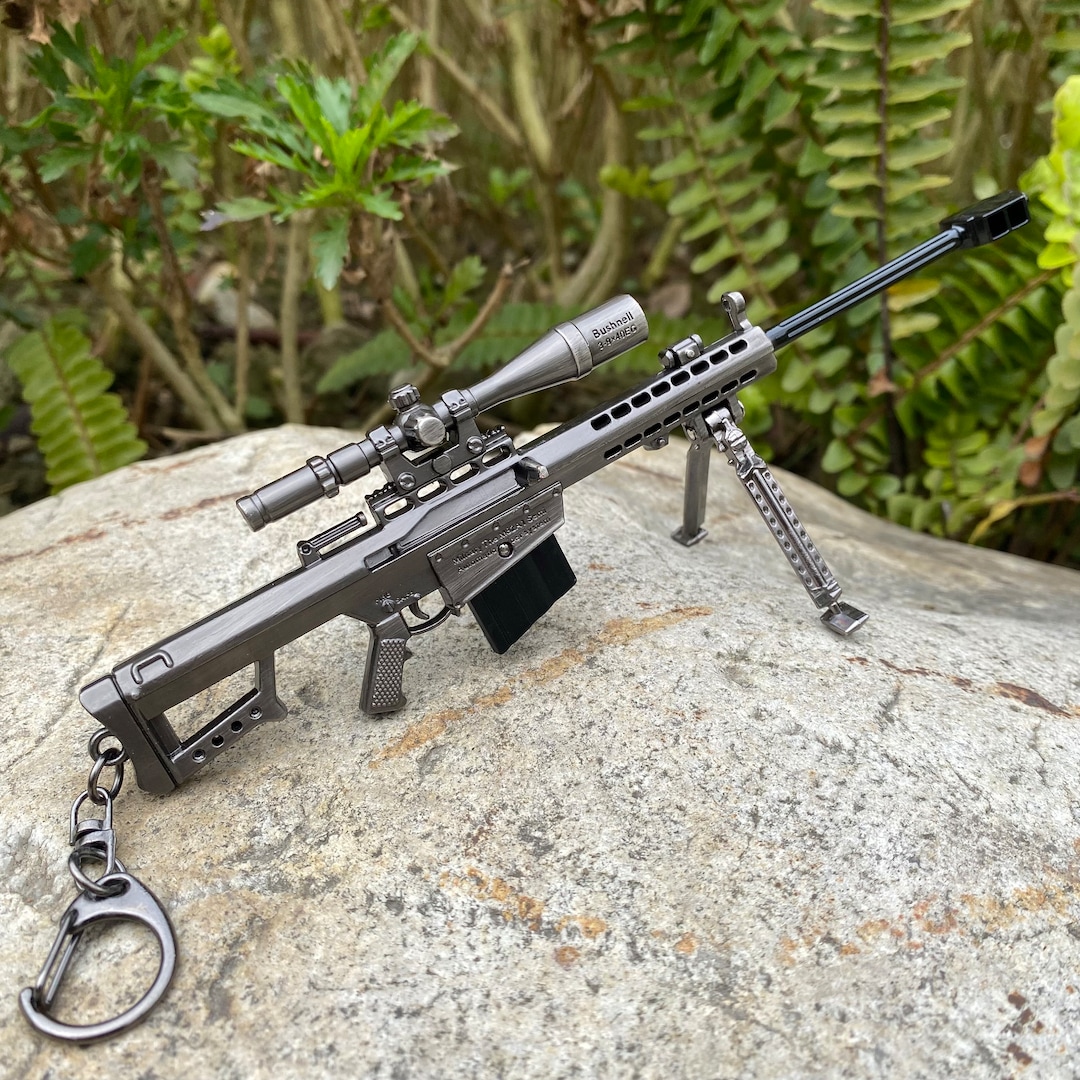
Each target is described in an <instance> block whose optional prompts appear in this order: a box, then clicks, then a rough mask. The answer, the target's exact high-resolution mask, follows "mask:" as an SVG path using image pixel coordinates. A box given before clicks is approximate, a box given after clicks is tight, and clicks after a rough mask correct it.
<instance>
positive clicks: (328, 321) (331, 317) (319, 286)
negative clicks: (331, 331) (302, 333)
mask: <svg viewBox="0 0 1080 1080" xmlns="http://www.w3.org/2000/svg"><path fill="white" fill-rule="evenodd" d="M315 295H316V296H317V297H318V298H319V312H320V314H321V315H322V324H323V326H340V325H341V324H342V323H343V322H344V321H345V310H344V308H342V306H341V283H340V282H337V283H336V284H335V285H334V287H333V288H332V289H327V288H326V287H325V286H324V285H323V283H322V282H321V281H316V282H315Z"/></svg>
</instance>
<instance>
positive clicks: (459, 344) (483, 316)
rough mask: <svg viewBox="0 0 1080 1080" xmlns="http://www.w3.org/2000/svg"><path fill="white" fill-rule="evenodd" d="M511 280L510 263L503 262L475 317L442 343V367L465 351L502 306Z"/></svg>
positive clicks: (447, 365) (512, 271)
mask: <svg viewBox="0 0 1080 1080" xmlns="http://www.w3.org/2000/svg"><path fill="white" fill-rule="evenodd" d="M513 280H514V268H513V266H511V265H510V263H504V264H503V268H502V270H500V271H499V276H498V278H497V279H496V280H495V285H494V287H493V288H492V290H491V292H490V293H488V297H487V299H486V300H485V301H484V303H483V305H482V306H481V308H480V310H479V311H478V312H477V313H476V317H475V318H474V319H473V321H472V322H471V323H469V325H468V326H467V327H466V328H465V329H464V330H463V331H462V332H461V333H460V334H459V335H458V336H457V337H456V338H454V340H453V341H451V342H450V344H449V345H444V346H443V348H442V349H441V350H440V352H442V353H444V354H445V356H446V361H445V363H444V364H443V367H449V366H450V365H451V364H452V363H453V362H454V361H455V360H456V359H457V358H458V356H460V355H461V353H463V352H464V351H465V348H466V346H467V345H469V343H470V342H472V341H473V339H474V338H475V337H476V336H477V335H478V334H479V333H480V331H481V330H483V328H484V326H485V325H486V323H487V321H488V319H490V318H491V316H492V315H494V314H495V312H496V311H498V310H499V308H500V307H501V306H502V302H503V300H505V299H506V293H507V290H508V289H509V288H510V285H511V283H512V282H513Z"/></svg>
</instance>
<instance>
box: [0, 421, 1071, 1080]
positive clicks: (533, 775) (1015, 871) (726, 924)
mask: <svg viewBox="0 0 1080 1080" xmlns="http://www.w3.org/2000/svg"><path fill="white" fill-rule="evenodd" d="M348 438H349V436H347V435H346V434H345V433H344V432H339V431H328V430H312V429H300V428H293V429H289V428H286V429H282V430H279V431H275V432H270V433H261V434H255V435H249V436H245V437H243V438H239V439H235V440H232V441H230V442H227V443H224V444H221V445H218V446H214V447H208V448H204V449H201V450H196V451H193V452H191V453H189V454H186V455H183V456H181V457H178V458H171V459H166V460H161V461H155V462H147V463H141V464H138V465H134V466H131V467H129V468H127V469H124V470H122V471H121V472H119V473H117V474H114V475H112V476H109V477H106V478H104V479H102V480H99V481H95V482H92V483H89V484H84V485H80V486H78V487H76V488H73V489H71V490H69V491H67V492H65V493H64V494H63V495H61V496H60V497H57V498H53V499H50V500H48V501H46V502H43V503H40V504H37V505H35V506H32V507H29V508H28V509H25V510H23V511H21V512H19V513H16V514H14V515H12V516H10V517H6V518H3V519H2V520H0V540H2V542H0V597H2V598H3V605H4V618H3V622H2V625H0V707H2V709H3V722H4V730H5V735H6V738H5V740H4V743H3V748H2V750H0V770H2V775H3V778H4V783H3V784H0V821H2V825H0V837H2V840H0V883H2V885H0V890H2V891H0V925H2V927H3V930H2V931H0V970H2V971H3V972H4V973H5V975H6V978H5V979H4V993H3V995H2V996H0V1041H2V1045H3V1047H4V1053H3V1055H2V1058H0V1073H2V1074H3V1075H5V1076H9V1077H20V1078H22V1077H40V1078H44V1077H50V1078H58V1077H76V1076H80V1077H81V1076H86V1075H88V1070H90V1071H92V1072H93V1074H94V1075H101V1076H133V1077H135V1076H137V1077H147V1078H150V1077H171V1076H180V1075H189V1076H200V1077H204V1076H205V1077H222V1078H233V1077H236V1078H244V1080H252V1078H256V1077H270V1076H275V1077H277V1076H292V1077H322V1076H335V1077H337V1076H365V1077H366V1076H371V1077H386V1078H390V1077H406V1076H408V1077H426V1076H436V1075H438V1076H443V1077H476V1076H505V1077H518V1076H521V1077H532V1076H536V1077H569V1076H575V1075H581V1076H590V1077H631V1076H633V1077H643V1078H649V1077H664V1078H671V1077H714V1076H716V1077H735V1076H740V1077H776V1076H808V1075H815V1076H857V1077H864V1076H878V1075H880V1076H889V1077H941V1076H965V1077H1001V1076H1009V1075H1018V1074H1020V1073H1021V1072H1022V1071H1023V1070H1024V1068H1025V1066H1027V1067H1029V1068H1030V1074H1029V1075H1038V1076H1040V1077H1067V1076H1075V1074H1076V1073H1075V1070H1076V1062H1077V1061H1078V1060H1080V992H1078V989H1080V897H1078V889H1077V885H1078V881H1080V779H1078V777H1080V737H1078V725H1080V659H1078V658H1080V626H1078V621H1080V620H1078V618H1077V616H1078V613H1080V575H1076V574H1073V573H1070V572H1068V571H1064V570H1060V569H1054V568H1051V567H1047V566H1042V565H1038V564H1035V563H1031V562H1026V561H1021V560H1017V559H1012V558H1009V557H1005V556H1001V555H998V554H995V553H991V552H985V551H977V550H972V549H969V548H966V547H962V546H959V545H954V544H948V543H942V542H938V541H934V540H931V539H928V538H925V537H918V536H914V535H912V534H909V533H907V532H905V531H903V530H900V529H898V528H895V527H892V526H890V525H888V524H885V523H881V522H877V521H874V520H872V519H871V518H869V517H867V516H865V515H863V514H861V513H859V512H858V511H855V510H853V509H851V508H849V507H847V506H845V505H843V504H842V503H840V502H839V501H838V500H836V499H834V498H832V497H830V496H828V495H826V494H824V493H822V492H820V491H818V490H817V489H815V488H813V487H812V486H810V485H808V484H806V483H804V482H801V481H798V480H797V479H793V478H787V477H785V478H784V482H785V486H786V487H787V491H788V495H789V497H790V498H791V501H792V502H793V503H794V505H795V506H796V507H797V508H798V510H799V512H800V514H801V516H802V517H803V519H804V521H805V522H806V524H807V525H808V527H809V529H810V531H811V534H812V535H813V537H814V539H815V540H816V541H817V543H818V545H819V547H820V548H821V549H822V551H823V553H824V554H825V556H826V558H827V559H828V560H829V562H830V564H831V565H832V566H833V569H834V570H835V571H836V572H837V575H838V577H839V578H840V579H841V581H842V582H843V584H844V586H845V595H846V596H847V597H848V598H849V599H850V600H851V601H852V602H853V603H856V604H858V605H859V606H861V607H864V608H865V609H866V610H868V611H870V612H871V613H872V620H871V622H870V623H869V624H868V625H867V626H866V627H865V628H864V629H863V630H862V631H860V632H859V634H858V635H857V636H856V637H855V638H852V639H849V640H843V639H839V638H836V637H834V636H832V635H830V634H829V633H827V632H826V631H825V630H824V629H823V628H822V627H820V626H819V625H818V624H817V620H816V615H815V613H814V611H813V609H812V607H811V605H810V604H809V602H808V601H807V599H806V597H805V595H804V593H803V591H802V589H801V587H800V586H799V585H798V583H797V582H796V580H795V578H794V577H793V575H792V574H791V573H790V571H789V570H787V569H786V568H785V565H784V561H783V559H782V558H781V556H780V554H779V552H778V550H777V549H776V548H775V546H774V545H773V544H772V542H771V541H770V540H769V539H768V535H767V533H766V532H765V531H764V529H763V527H762V525H761V523H760V521H759V519H758V517H757V515H756V513H755V511H754V510H753V508H752V506H751V505H750V503H749V500H748V499H747V498H746V497H745V495H744V494H743V493H742V491H741V489H740V488H739V487H738V485H737V483H736V482H735V480H734V478H733V476H732V475H731V470H730V469H729V468H728V467H727V466H726V465H724V464H723V462H722V461H721V460H720V459H719V457H717V458H715V459H714V462H713V468H712V490H711V494H710V499H709V515H708V520H707V525H708V527H709V529H710V536H709V539H708V540H707V541H706V542H705V543H703V544H701V545H699V546H697V547H695V548H691V549H684V548H681V547H678V546H676V545H674V544H673V543H671V541H670V540H669V539H668V533H669V531H670V530H671V528H673V527H674V525H675V524H677V523H678V520H679V516H680V508H681V483H680V478H681V472H682V458H681V454H680V452H679V450H678V449H677V448H676V447H674V446H673V447H669V448H668V449H667V450H664V451H660V452H658V453H653V454H645V453H637V454H634V455H631V456H630V457H629V458H628V459H627V460H625V461H621V462H619V463H617V464H615V465H614V466H612V467H609V468H607V469H605V470H604V471H603V472H602V474H600V475H598V476H595V477H593V478H591V479H589V480H587V481H585V482H583V483H581V484H580V485H578V486H576V487H574V488H572V489H571V490H570V491H569V492H567V495H566V500H565V501H566V511H567V524H566V526H565V527H564V528H563V529H562V530H561V531H560V533H559V537H560V541H561V543H562V545H563V547H564V550H565V551H566V554H567V556H568V558H569V560H570V562H571V564H572V565H573V566H574V567H575V568H576V570H577V573H578V577H579V584H578V586H577V588H576V589H574V590H573V591H572V592H571V593H570V594H569V595H568V596H567V597H565V598H564V599H563V600H561V601H560V602H559V603H558V604H557V605H556V606H555V607H554V608H553V609H552V611H551V612H550V613H549V614H548V615H547V616H546V617H545V618H544V619H542V620H541V621H540V623H539V624H537V626H535V627H534V628H533V630H532V631H531V632H530V633H529V634H528V635H527V636H526V637H525V638H524V639H523V640H522V641H521V642H520V643H519V644H518V645H516V646H515V647H514V648H513V649H512V650H511V651H510V652H509V653H507V654H506V655H505V656H502V657H497V656H494V655H493V654H491V653H490V652H489V651H488V649H487V646H486V645H485V643H484V640H483V637H482V635H481V634H480V632H479V630H478V629H477V627H475V626H474V625H473V624H472V622H471V619H469V618H468V617H465V618H462V619H451V620H450V621H449V623H448V624H446V625H444V626H443V627H440V628H439V630H437V631H436V632H434V633H432V634H429V635H426V636H424V637H422V638H420V639H418V640H417V642H416V643H415V650H414V651H415V653H416V658H415V659H414V660H412V661H411V662H410V663H409V664H407V665H406V668H405V681H406V692H407V694H408V695H409V704H408V706H407V707H406V708H405V710H403V711H401V712H399V713H396V714H394V715H392V716H389V717H386V718H383V719H380V720H370V719H366V718H362V717H360V716H359V715H358V713H357V711H356V700H357V695H358V692H359V686H360V679H361V675H362V670H363V650H364V648H365V647H366V641H367V634H366V632H365V631H364V628H363V627H362V626H360V625H358V624H354V623H348V624H347V623H346V621H345V620H336V621H335V622H333V623H331V624H329V625H327V626H326V627H324V628H322V629H321V630H319V631H317V632H315V633H313V634H311V635H309V636H308V637H306V638H304V639H303V640H301V641H298V642H296V643H295V644H294V645H292V646H290V647H288V648H286V649H284V650H283V651H282V652H281V653H280V654H279V658H278V660H279V662H278V687H279V692H280V693H281V695H282V697H283V698H284V700H285V701H286V703H287V704H288V705H289V706H290V711H291V715H290V716H289V718H288V719H287V720H285V721H284V722H282V723H278V724H268V725H266V726H265V727H262V728H260V729H259V730H258V731H255V732H252V733H251V734H250V736H248V737H246V738H245V739H243V740H241V741H240V742H239V744H238V745H237V746H235V747H233V748H232V749H231V750H229V751H228V752H226V753H225V754H223V755H222V756H221V757H220V758H218V759H217V760H216V761H215V762H214V763H212V764H211V765H210V766H208V767H207V768H206V769H204V770H203V771H202V772H201V773H200V774H199V775H198V776H197V777H196V778H195V779H194V780H192V781H191V782H189V783H188V784H186V785H184V786H183V787H181V788H180V789H178V790H177V791H176V792H174V793H173V794H171V795H168V796H161V797H156V796H148V795H146V794H144V793H142V792H140V791H139V790H138V789H137V788H136V786H135V783H134V778H133V777H132V776H129V779H128V783H127V785H126V786H125V790H124V792H123V794H122V795H121V797H120V798H119V799H118V800H117V807H116V828H117V832H118V837H119V850H120V857H121V859H123V860H124V861H125V862H126V863H127V865H128V868H129V869H130V870H131V871H132V872H133V873H134V874H136V875H137V876H138V877H139V878H140V879H141V880H143V881H144V882H146V883H147V884H148V885H149V886H150V887H151V888H152V889H153V890H154V891H155V892H156V893H157V894H158V895H159V896H160V897H161V898H162V900H163V901H164V902H165V904H166V906H167V907H168V909H169V911H170V913H171V915H172V918H173V921H174V924H175V926H176V929H177V935H178V938H179V946H180V953H181V961H180V967H179V969H178V972H177V976H176V979H175V981H174V983H173V986H172V989H171V990H170V992H169V994H168V995H167V997H166V998H165V1000H164V1001H163V1002H162V1004H161V1005H160V1006H159V1007H158V1009H157V1010H156V1012H155V1013H153V1015H152V1016H151V1018H150V1019H149V1020H148V1021H147V1022H146V1023H145V1024H144V1025H142V1026H141V1027H139V1028H137V1029H136V1030H134V1031H132V1032H131V1033H129V1034H127V1035H126V1036H124V1037H122V1038H120V1039H118V1040H115V1041H113V1042H112V1043H109V1044H103V1045H99V1046H96V1047H94V1048H92V1049H89V1050H81V1049H76V1048H68V1047H64V1046H60V1045H55V1044H51V1043H48V1042H46V1041H44V1040H42V1039H40V1038H38V1037H36V1036H34V1035H33V1034H31V1032H30V1031H29V1030H28V1028H27V1027H26V1025H25V1024H24V1023H23V1020H22V1017H21V1016H20V1014H19V1010H18V1007H17V1003H16V992H17V990H18V988H19V987H20V986H23V985H27V984H28V983H30V982H31V981H32V980H33V978H34V976H35V974H36V972H37V970H38V967H39V965H40V964H41V962H42V960H43V958H44V956H45V953H46V952H47V950H48V948H49V945H50V944H51V942H52V939H53V935H54V932H55V926H56V922H57V920H58V919H59V916H60V914H61V911H62V910H63V908H64V906H65V905H66V904H67V902H68V900H69V899H70V898H71V896H72V895H73V890H72V886H71V882H70V878H69V877H68V875H67V873H66V869H65V867H66V861H67V855H68V850H69V849H68V847H67V843H66V839H67V838H66V831H67V825H66V815H67V811H68V807H69V805H70V801H71V799H72V798H73V797H74V795H75V794H76V793H77V791H78V790H80V785H82V784H83V783H84V782H85V780H84V777H85V770H86V768H87V765H88V758H87V757H86V753H85V740H86V738H87V736H88V735H89V734H90V732H91V731H92V730H93V727H94V725H93V722H92V721H91V719H90V718H89V717H88V716H87V715H86V714H85V713H83V711H82V709H81V708H80V706H79V705H78V702H77V698H76V695H77V691H78V688H79V687H80V686H81V685H82V684H83V683H84V682H86V681H88V680H89V679H90V678H91V677H96V676H97V675H100V674H103V673H105V672H106V671H107V670H109V668H111V666H112V665H113V664H115V663H117V662H119V661H120V660H123V659H124V658H125V657H127V656H129V655H131V654H132V653H134V652H135V651H137V650H139V649H142V648H145V647H146V646H148V645H150V644H151V643H152V642H154V641H156V640H157V639H158V638H159V637H163V636H164V635H166V634H168V633H172V632H173V631H174V630H178V629H180V628H181V627H182V626H185V625H186V624H187V623H189V622H192V621H194V620H195V619H197V618H199V617H201V616H203V615H205V614H208V613H209V612H211V611H213V610H215V609H217V608H219V607H221V606H223V605H224V604H225V603H227V602H228V601H230V600H232V599H234V598H236V597H237V596H239V595H241V594H243V593H245V592H247V591H250V590H252V589H254V588H257V587H258V586H260V585H262V584H264V583H265V582H267V581H269V580H271V579H272V578H274V577H277V576H278V575H280V574H281V573H283V572H285V571H286V570H288V569H290V568H291V562H292V546H293V543H294V541H295V540H296V539H298V538H300V537H301V536H309V535H312V534H314V533H315V532H317V531H319V530H320V529H321V528H324V527H326V526H328V525H330V524H332V523H334V522H335V521H337V520H340V518H341V517H343V516H345V515H346V514H348V513H349V512H355V510H356V509H358V508H359V507H360V505H361V504H360V500H359V497H358V495H359V493H358V492H356V491H350V492H349V493H346V494H343V495H342V496H341V497H340V498H339V499H337V500H335V501H334V502H333V503H327V504H324V505H323V506H321V507H319V508H315V509H312V510H311V511H307V512H305V513H304V514H301V515H298V516H297V517H296V518H293V519H291V520H290V521H289V522H288V523H282V524H278V525H275V526H273V527H271V528H268V529H267V530H265V531H264V532H261V533H258V534H251V533H249V532H248V530H247V529H246V528H244V527H243V525H242V523H241V522H240V520H239V518H238V516H237V514H236V511H235V510H234V508H233V506H232V502H233V499H234V498H236V497H237V496H238V495H240V494H243V493H246V492H248V491H250V490H252V489H253V488H255V487H257V486H258V485H259V484H261V483H265V482H267V481H268V480H270V479H272V478H274V477H276V476H278V475H280V474H281V473H284V472H286V471H289V470H291V469H293V468H295V467H296V466H297V465H298V464H300V463H301V462H302V461H304V459H305V458H306V457H308V456H309V455H311V454H313V453H320V452H323V453H324V452H326V451H327V450H328V449H332V448H333V447H336V446H338V445H340V444H341V443H342V442H344V441H347V439H348ZM356 487H359V485H356ZM349 508H351V510H350V509H349ZM188 722H189V723H190V724H191V725H192V729H193V727H194V723H195V721H194V720H193V719H189V721H188ZM87 936H88V937H89V936H90V935H87ZM155 955H156V950H155V947H154V946H153V944H152V942H150V941H149V940H148V939H144V938H143V937H142V936H140V935H139V933H137V932H135V931H128V930H127V929H126V928H125V927H119V928H117V929H115V930H110V931H105V932H104V933H103V934H101V935H100V936H96V937H95V938H94V940H92V941H89V942H87V943H84V944H83V945H82V946H80V953H79V957H78V963H77V965H76V969H75V970H74V971H73V973H72V976H71V979H70V980H69V982H70V985H68V986H67V987H66V988H65V989H66V990H67V994H66V996H65V997H64V999H63V1004H64V1008H63V1009H62V1010H61V1012H62V1014H63V1015H64V1016H65V1018H69V1019H72V1020H80V1021H81V1020H88V1019H98V1018H101V1017H102V1016H104V1015H108V1014H110V1013H112V1012H115V1011H116V1008H117V1006H119V1005H123V1004H126V1003H130V1001H132V1000H134V998H135V997H137V996H138V994H139V993H140V992H141V989H140V988H141V987H145V986H146V985H148V984H149V981H150V977H151V974H152V971H151V969H152V968H153V967H154V965H155V963H156V960H155ZM125 995H126V996H125Z"/></svg>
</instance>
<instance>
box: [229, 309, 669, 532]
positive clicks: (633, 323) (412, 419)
mask: <svg viewBox="0 0 1080 1080" xmlns="http://www.w3.org/2000/svg"><path fill="white" fill-rule="evenodd" d="M648 336H649V324H648V322H647V321H646V319H645V313H644V312H643V311H642V310H641V305H640V304H639V303H638V302H637V301H636V300H635V299H634V298H633V297H632V296H627V295H623V296H615V297H613V298H612V299H610V300H608V301H606V302H605V303H603V304H601V305H600V306H599V307H595V308H593V309H592V310H591V311H587V312H585V314H584V315H579V316H578V317H577V318H576V319H570V320H568V321H567V322H563V323H559V325H558V326H556V327H555V328H554V329H553V330H549V331H548V332H547V333H546V334H545V335H544V336H543V337H542V338H540V339H538V340H537V341H535V342H533V344H532V345H530V346H529V347H528V348H527V349H526V350H525V351H524V352H522V353H519V354H518V355H517V356H515V357H514V359H513V360H511V361H509V363H507V364H505V365H503V367H501V368H499V370H498V371H496V372H495V373H494V374H493V375H489V376H488V377H487V378H486V379H482V380H481V381H480V382H478V383H477V384H476V385H475V386H474V387H473V388H472V389H471V390H464V391H462V392H461V396H463V397H464V398H465V399H466V400H467V401H468V402H470V412H471V414H472V415H473V416H478V415H479V414H480V413H482V412H486V411H487V410H488V409H491V408H494V407H495V406H496V405H501V404H502V403H503V402H505V401H510V400H511V399H512V398H515V397H520V396H521V395H522V394H531V393H534V392H535V391H537V390H547V389H550V388H551V387H553V386H558V385H559V384H560V383H564V382H569V381H570V380H572V379H580V378H582V377H583V376H584V375H588V373H589V372H590V371H592V369H593V368H594V367H596V366H597V365H598V364H602V363H604V362H606V361H608V360H611V359H613V358H614V357H616V356H619V355H621V354H622V353H624V352H626V351H627V350H628V349H632V348H633V347H634V346H635V345H638V344H639V343H641V342H642V341H645V340H646V339H647V338H648ZM418 398H419V395H418V394H417V393H416V390H415V387H411V386H406V387H395V389H394V390H392V391H391V392H390V399H389V400H390V404H391V405H392V406H393V407H394V408H395V409H396V410H397V413H398V417H397V422H396V423H394V424H393V425H391V426H390V427H389V428H385V429H383V428H380V429H378V433H379V434H380V435H381V436H382V437H384V438H390V439H392V440H393V442H394V443H396V444H397V446H398V448H399V449H401V450H409V449H413V450H415V449H416V445H417V444H418V445H421V446H428V447H432V443H433V439H434V438H437V437H438V436H437V435H434V436H433V435H432V434H431V432H432V431H434V430H436V429H437V424H435V423H433V421H438V420H443V422H444V423H445V422H447V421H451V420H452V413H451V410H450V409H449V408H448V407H447V406H446V404H445V402H441V403H439V404H437V405H436V406H435V407H434V409H427V407H426V406H424V409H425V410H426V412H427V413H430V414H431V415H430V416H428V415H424V416H413V415H411V414H412V413H415V412H417V409H416V402H417V400H418ZM421 421H426V429H421V428H420V427H418V424H419V423H420V422H421ZM413 428H416V430H413ZM447 437H448V438H451V437H453V436H452V435H451V434H449V426H448V436H447ZM381 463H382V454H381V452H380V451H379V449H378V448H377V447H376V445H375V443H374V442H372V440H371V439H370V438H366V439H361V440H360V441H359V442H354V443H348V444H347V445H345V446H342V447H340V448H339V449H337V450H334V451H333V452H332V453H330V454H327V456H326V457H312V458H308V461H307V464H306V465H304V466H302V467H301V468H299V469H296V470H295V471H294V472H291V473H289V474H288V475H286V476H282V477H280V478H279V479H277V480H274V481H272V482H271V483H269V484H266V485H264V486H263V487H261V488H259V489H258V490H257V491H254V492H252V493H251V494H250V495H245V496H243V497H242V498H240V499H237V500H236V506H237V509H238V510H239V511H240V513H241V515H242V516H243V518H244V520H245V521H246V522H247V523H248V525H249V526H250V527H251V529H252V530H253V531H258V530H259V529H261V528H262V527H263V526H264V525H269V524H270V522H271V521H280V520H281V518H283V517H287V516H288V515H289V514H291V513H293V512H294V511H296V510H299V509H301V508H302V507H305V506H307V505H309V504H310V503H313V502H315V501H316V500H317V499H320V498H328V499H330V498H333V497H334V496H335V495H336V494H337V493H338V491H339V490H340V489H341V486H342V485H343V484H350V483H352V481H354V480H359V479H360V477H362V476H366V475H367V474H368V473H369V472H371V470H372V469H374V468H375V467H376V466H377V465H380V464H381Z"/></svg>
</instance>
